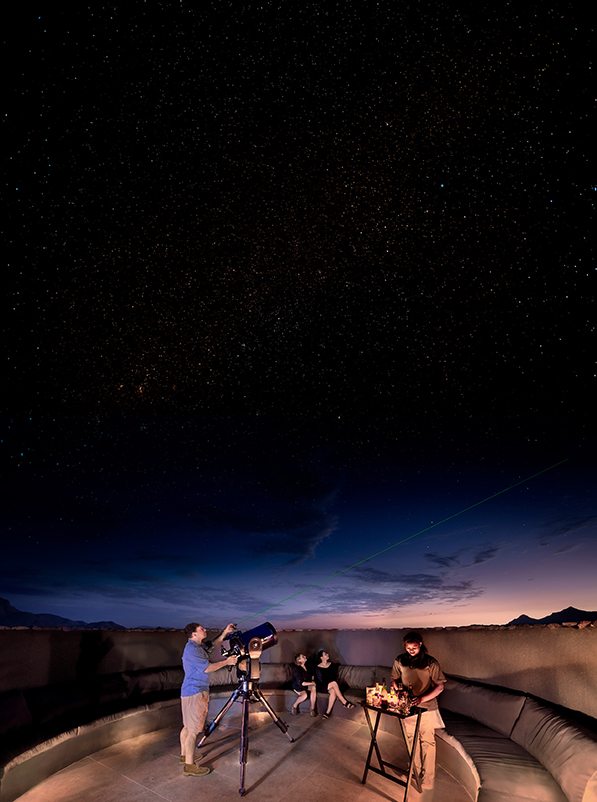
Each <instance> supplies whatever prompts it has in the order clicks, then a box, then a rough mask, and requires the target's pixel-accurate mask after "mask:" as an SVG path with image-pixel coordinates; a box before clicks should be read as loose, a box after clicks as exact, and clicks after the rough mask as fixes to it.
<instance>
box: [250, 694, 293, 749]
mask: <svg viewBox="0 0 597 802" xmlns="http://www.w3.org/2000/svg"><path fill="white" fill-rule="evenodd" d="M253 694H254V695H255V698H256V699H259V701H260V702H261V704H262V705H263V706H264V707H265V709H266V710H267V712H268V713H269V714H270V716H271V717H272V719H273V721H274V724H275V725H276V727H278V729H279V730H282V732H283V733H284V734H285V735H286V737H287V738H288V740H289V741H290V743H291V744H293V743H294V738H292V737H291V736H290V735H289V734H288V724H286V722H285V721H282V719H281V718H278V716H277V715H276V714H275V712H274V710H273V709H272V708H271V707H270V704H269V702H268V701H267V699H266V698H265V696H264V695H263V694H262V693H261V691H260V690H259V688H254V689H253Z"/></svg>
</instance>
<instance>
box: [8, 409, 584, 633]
mask: <svg viewBox="0 0 597 802" xmlns="http://www.w3.org/2000/svg"><path fill="white" fill-rule="evenodd" d="M4 423H5V424H6V427H7V428H6V430H5V436H4V438H3V447H4V448H5V450H7V451H8V453H9V454H10V462H11V465H12V471H11V476H10V478H9V479H8V481H6V482H5V483H4V486H3V508H4V510H5V515H4V516H3V517H4V523H5V524H6V526H5V527H4V531H3V535H2V542H3V560H2V566H1V568H0V595H1V596H2V597H4V598H7V599H9V601H10V602H11V603H12V604H13V606H15V607H17V608H19V609H23V610H27V611H31V612H45V613H54V614H57V615H61V616H65V617H68V618H73V619H82V620H86V621H97V620H114V621H116V622H117V623H120V624H123V625H125V626H131V627H132V626H163V627H182V626H184V624H185V623H186V622H187V621H188V620H205V621H206V622H207V623H209V624H210V625H223V624H225V623H226V622H228V621H241V620H242V619H249V622H247V624H246V626H249V624H250V623H257V622H259V621H260V620H271V621H272V622H273V623H274V624H275V625H276V626H278V627H280V628H303V627H306V628H308V627H331V628H334V627H338V628H343V627H380V626H381V627H384V626H387V627H394V626H447V625H452V624H454V625H464V624H471V623H486V624H488V623H506V622H507V621H509V620H511V619H512V618H514V617H516V616H518V615H519V614H521V613H526V614H528V615H531V616H534V617H542V616H544V615H547V614H548V613H550V612H552V611H554V610H558V609H561V608H563V607H566V606H568V605H572V606H575V607H579V608H581V609H594V607H595V606H596V605H595V601H596V600H595V590H594V566H595V564H596V561H597V538H595V521H596V513H597V509H596V505H595V500H594V492H593V491H594V487H595V478H596V475H595V468H594V465H592V463H591V459H590V452H591V448H592V445H591V443H590V442H588V441H587V437H586V434H585V433H584V432H583V431H582V427H578V428H577V427H575V426H573V425H572V424H571V423H569V422H568V423H565V422H564V421H562V420H558V419H553V418H551V419H547V418H546V419H540V420H537V419H535V420H533V419H528V420H522V419H519V420H517V421H512V420H500V419H478V420H475V421H470V420H468V421H463V420H460V421H459V420H445V421H442V422H439V421H435V422H434V423H433V424H430V423H429V421H427V420H423V419H421V420H404V421H401V422H397V421H393V422H392V423H391V424H390V423H389V422H388V421H383V422H382V421H372V420H369V421H366V420H361V421H352V422H351V423H350V424H346V423H343V422H341V421H338V420H335V421H333V420H331V419H330V420H328V421H326V422H321V421H320V422H318V423H314V422H310V423H309V422H305V421H302V422H301V421H298V420H294V421H293V420H289V419H286V420H284V419H281V418H278V419H274V418H261V419H259V418H226V417H221V418H189V417H186V418H183V417H163V418H120V419H114V418H113V419H103V420H100V419H85V418H67V419H52V418H37V419H35V418H34V419H27V418H15V419H12V420H10V421H7V420H5V421H4ZM562 460H567V461H566V462H564V463H563V464H561V465H559V466H557V467H554V468H552V469H551V470H548V471H546V472H545V473H543V474H541V475H540V476H537V477H535V478H533V479H529V481H525V482H523V483H522V484H519V485H518V486H517V487H514V488H513V489H511V490H508V491H507V492H506V493H501V494H500V495H498V496H496V497H495V498H490V499H489V498H488V497H490V496H492V495H494V494H496V493H500V491H502V490H504V489H505V488H508V487H510V486H511V485H514V484H516V483H518V482H520V480H521V479H525V478H526V477H530V476H532V475H533V474H535V473H537V472H538V471H543V470H544V469H546V468H550V466H552V465H554V464H555V463H558V462H560V461H562ZM484 499H488V500H487V501H484V503H482V504H480V505H478V506H476V507H474V508H473V509H470V510H468V511H465V512H462V514H460V515H457V516H456V517H454V518H452V519H451V520H448V521H445V522H444V523H441V524H440V525H439V526H437V527H433V524H437V523H438V522H439V521H442V520H444V519H446V518H449V517H450V516H454V515H455V514H456V513H460V512H461V511H462V510H465V509H466V508H468V507H470V506H471V505H475V504H477V502H480V501H483V500H484ZM430 527H432V528H430ZM425 530H426V531H425ZM403 540H405V541H406V542H404V543H400V541H403ZM394 544H398V545H396V546H395V548H391V549H389V550H386V549H387V548H388V547H389V546H393V545H394ZM379 552H382V553H381V554H378V553H379ZM375 554H377V555H378V556H375V557H373V558H372V559H370V560H369V559H367V558H368V557H370V556H371V555H375ZM351 566H353V567H351ZM346 569H349V570H346ZM337 572H340V574H339V576H335V577H333V578H331V579H327V578H328V577H331V576H332V575H333V574H335V573H337ZM326 579H327V581H323V580H326ZM311 586H314V587H311ZM307 588H308V589H307ZM303 591H304V592H303ZM291 596H292V597H293V598H291V599H289V600H288V601H285V602H284V603H283V604H280V605H278V604H277V603H278V602H280V601H282V600H284V599H286V598H287V597H291ZM272 605H275V606H272ZM270 607H271V609H268V608H270ZM251 617H252V618H251Z"/></svg>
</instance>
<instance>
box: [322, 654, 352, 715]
mask: <svg viewBox="0 0 597 802" xmlns="http://www.w3.org/2000/svg"><path fill="white" fill-rule="evenodd" d="M317 659H318V661H319V662H318V663H317V666H316V667H315V682H316V685H317V690H318V691H319V692H320V693H329V695H330V699H329V702H328V709H327V710H326V711H325V713H324V714H323V717H324V718H329V717H330V715H331V713H332V708H333V706H334V704H335V702H336V699H339V700H340V702H341V704H343V705H344V707H345V708H346V709H347V710H350V708H351V707H354V705H353V703H352V702H348V701H346V699H345V698H344V696H343V695H342V691H341V690H340V686H339V685H338V666H337V665H336V664H335V663H332V662H330V656H329V654H328V653H327V652H326V651H325V650H324V649H322V650H321V651H320V652H317Z"/></svg>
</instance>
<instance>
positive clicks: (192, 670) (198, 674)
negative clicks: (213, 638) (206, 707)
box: [180, 640, 211, 696]
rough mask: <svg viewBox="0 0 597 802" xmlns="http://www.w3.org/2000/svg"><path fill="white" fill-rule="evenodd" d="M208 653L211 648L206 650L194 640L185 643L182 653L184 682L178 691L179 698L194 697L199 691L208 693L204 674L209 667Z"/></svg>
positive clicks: (207, 683)
mask: <svg viewBox="0 0 597 802" xmlns="http://www.w3.org/2000/svg"><path fill="white" fill-rule="evenodd" d="M209 652H211V647H209V648H206V647H205V646H203V644H199V643H196V642H195V641H194V640H189V641H187V645H186V646H185V647H184V651H183V653H182V667H183V668H184V680H183V681H182V687H181V689H180V695H181V696H194V695H195V694H196V693H199V692H200V691H209V674H206V673H205V669H206V668H207V666H208V665H209Z"/></svg>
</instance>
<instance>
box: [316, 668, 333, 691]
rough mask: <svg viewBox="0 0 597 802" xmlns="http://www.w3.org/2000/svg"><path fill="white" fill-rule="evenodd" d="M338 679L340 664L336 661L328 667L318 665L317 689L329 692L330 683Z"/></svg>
mask: <svg viewBox="0 0 597 802" xmlns="http://www.w3.org/2000/svg"><path fill="white" fill-rule="evenodd" d="M337 679H338V666H337V665H336V664H335V663H330V665H329V666H327V668H323V666H317V668H316V669H315V682H316V683H317V690H318V691H320V692H323V693H327V689H328V684H329V683H330V682H333V681H334V680H337Z"/></svg>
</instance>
